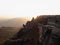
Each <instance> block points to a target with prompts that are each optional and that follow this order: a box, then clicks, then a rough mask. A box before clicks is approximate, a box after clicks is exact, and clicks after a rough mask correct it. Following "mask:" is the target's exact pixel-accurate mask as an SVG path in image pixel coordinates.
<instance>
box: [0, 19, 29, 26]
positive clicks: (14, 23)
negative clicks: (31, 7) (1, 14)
mask: <svg viewBox="0 0 60 45" xmlns="http://www.w3.org/2000/svg"><path fill="white" fill-rule="evenodd" d="M27 21H28V19H26V18H13V19H6V20H1V21H0V27H22V25H23V24H25V23H26V22H27Z"/></svg>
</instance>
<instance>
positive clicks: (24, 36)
mask: <svg viewBox="0 0 60 45" xmlns="http://www.w3.org/2000/svg"><path fill="white" fill-rule="evenodd" d="M59 19H60V16H59V15H51V16H50V15H48V16H47V15H43V16H38V17H37V18H36V19H34V18H33V19H32V20H31V21H28V22H27V23H26V25H23V28H21V29H20V31H19V32H18V33H17V34H16V35H15V36H14V37H13V38H11V39H9V40H7V41H6V42H5V43H4V45H60V43H59V42H60V20H59Z"/></svg>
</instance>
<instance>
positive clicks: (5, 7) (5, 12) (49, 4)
mask: <svg viewBox="0 0 60 45" xmlns="http://www.w3.org/2000/svg"><path fill="white" fill-rule="evenodd" d="M59 4H60V0H0V17H3V18H16V17H28V18H32V17H36V16H38V15H44V14H45V15H46V14H47V15H49V14H50V15H52V14H53V15H56V14H60V5H59Z"/></svg>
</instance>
